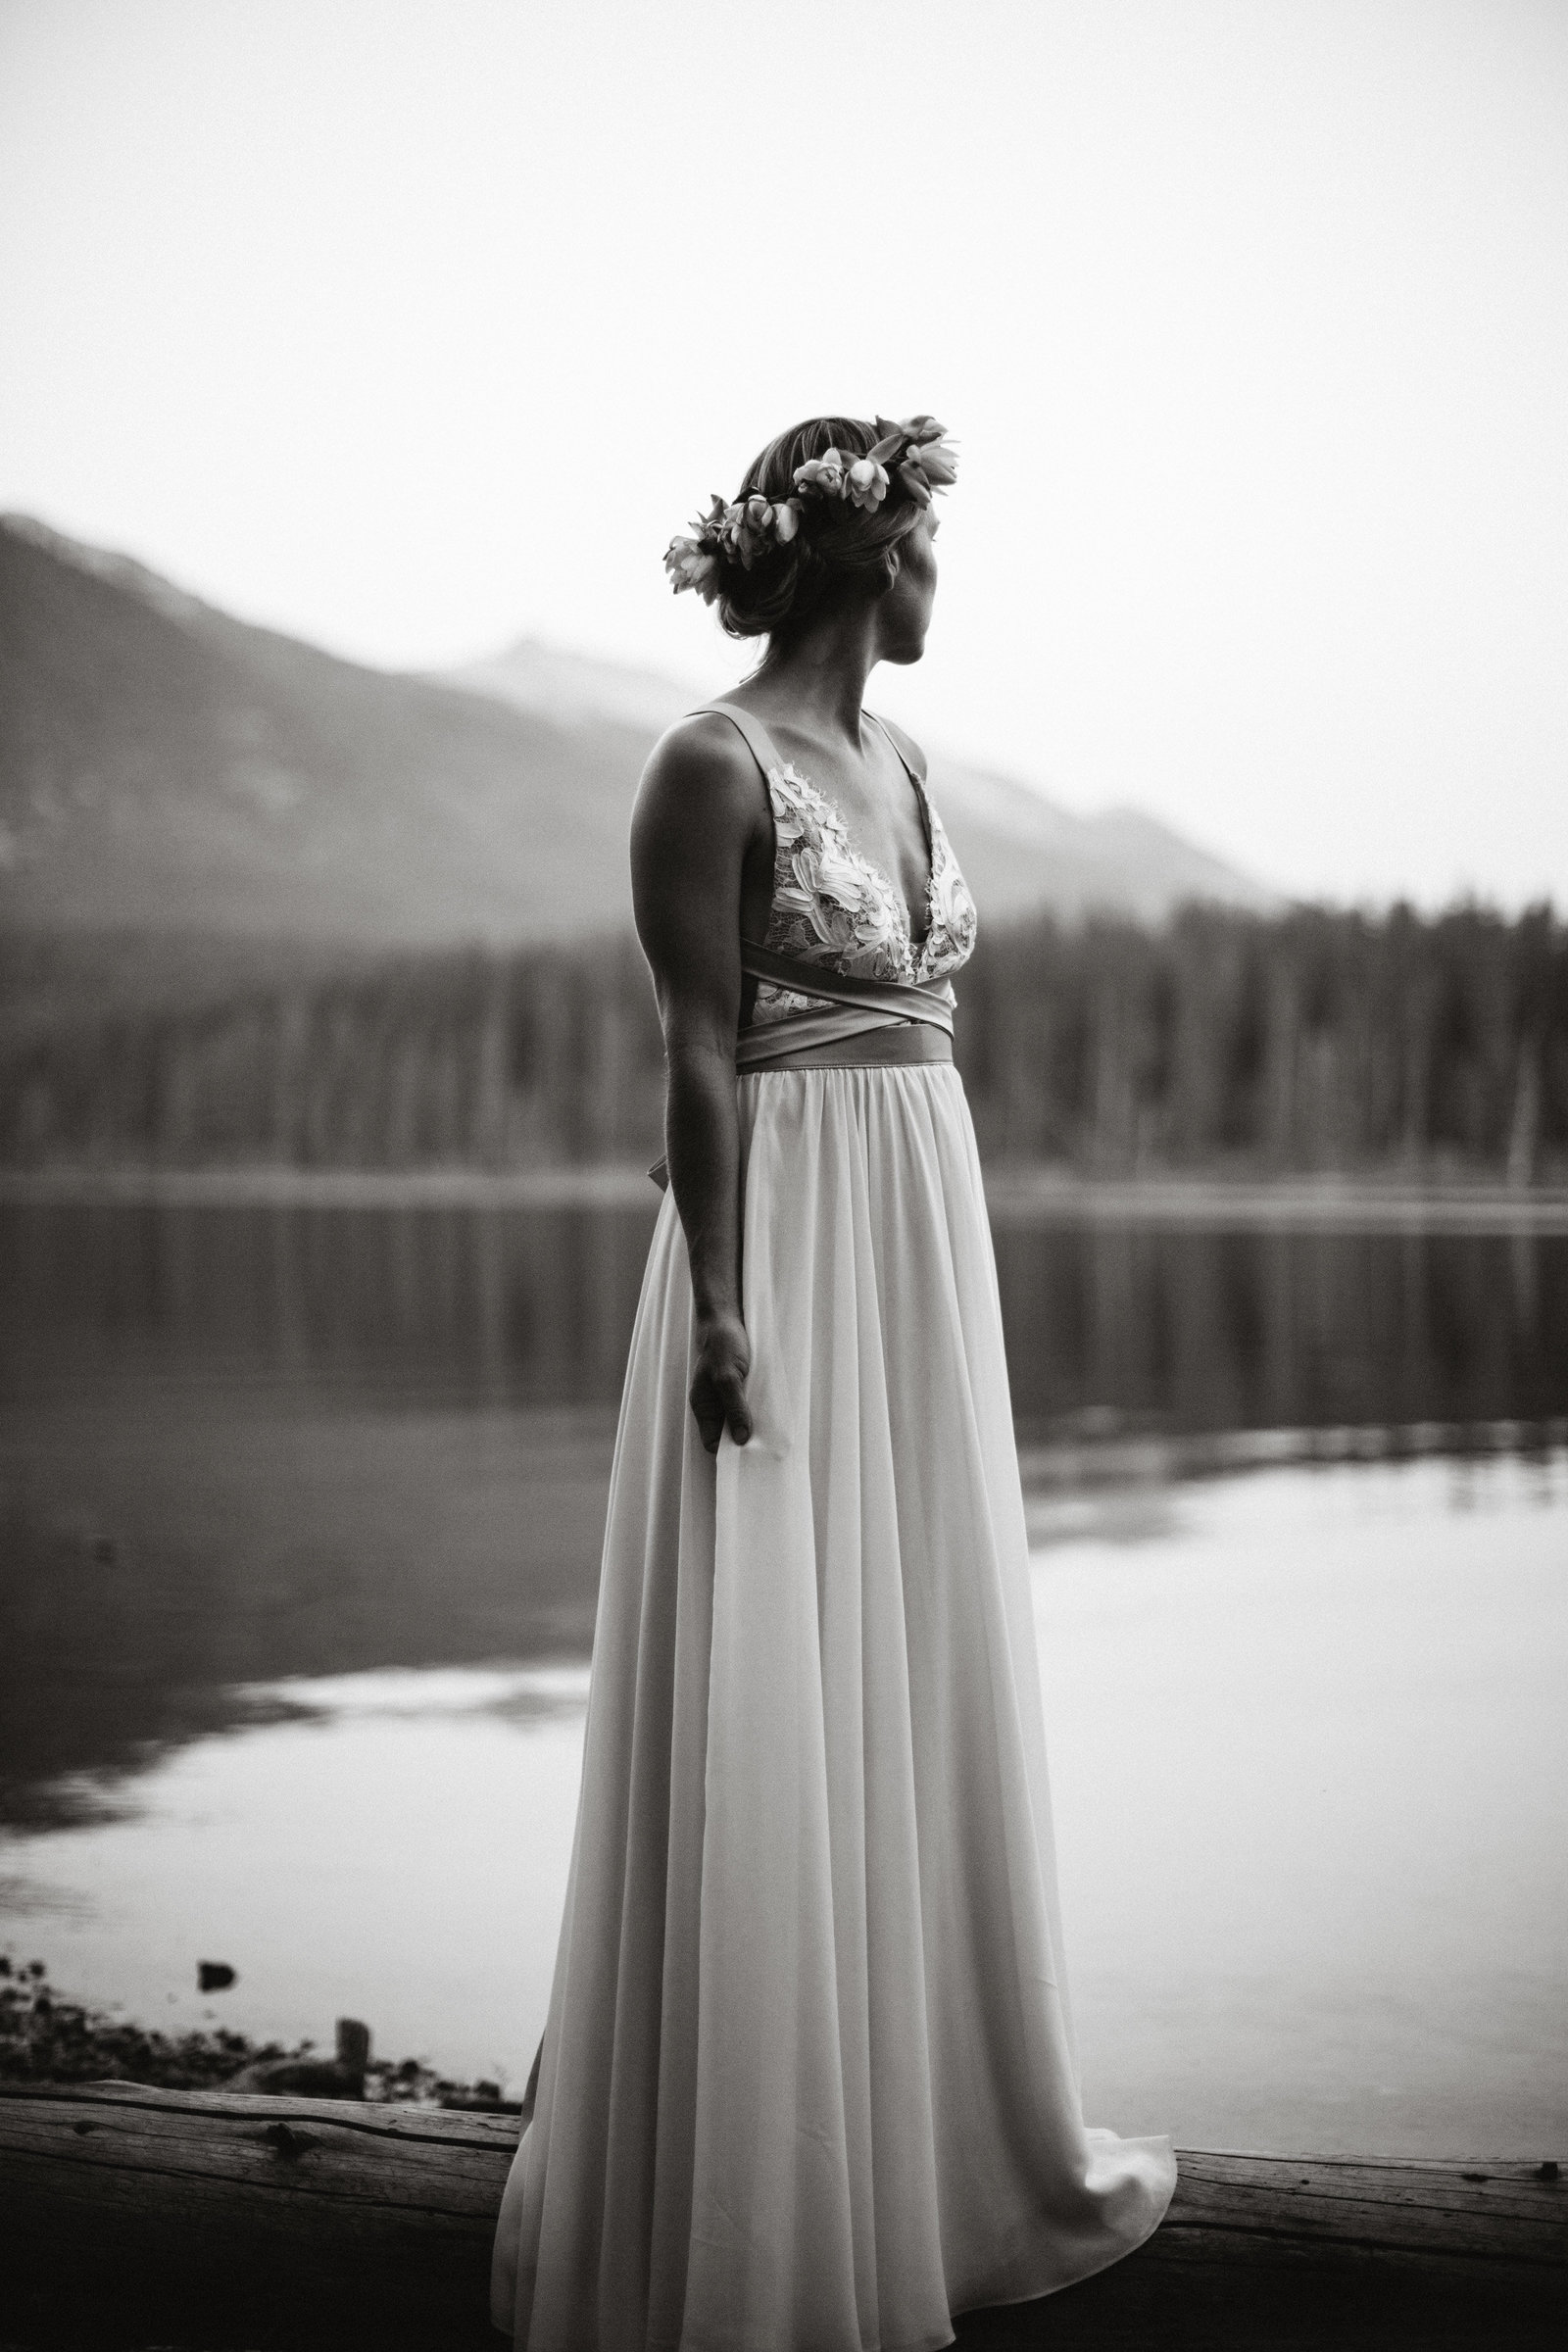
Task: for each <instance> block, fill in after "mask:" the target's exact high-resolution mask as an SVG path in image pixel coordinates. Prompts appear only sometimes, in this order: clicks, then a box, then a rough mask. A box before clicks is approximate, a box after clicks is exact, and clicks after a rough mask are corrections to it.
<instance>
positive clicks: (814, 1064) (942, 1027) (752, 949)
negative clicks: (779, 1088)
mask: <svg viewBox="0 0 1568 2352" xmlns="http://www.w3.org/2000/svg"><path fill="white" fill-rule="evenodd" d="M741 970H742V971H743V972H745V973H747V974H748V976H749V977H750V978H751V979H753V980H768V981H771V982H772V984H773V986H774V987H775V988H788V989H792V990H793V991H794V992H795V994H796V995H797V996H802V997H814V998H817V999H818V1000H820V999H823V998H825V999H826V1000H827V1001H828V1004H829V1005H830V1007H831V1009H830V1010H828V1011H826V1012H816V1011H813V1012H792V1013H787V1014H786V1015H785V1017H784V1018H783V1019H782V1020H779V1021H763V1022H761V1023H760V1024H759V1025H757V1026H756V1027H754V1028H751V1029H743V1030H742V1031H741V1033H740V1036H739V1037H738V1038H737V1039H736V1041H735V1069H736V1074H737V1075H738V1076H741V1077H745V1076H746V1075H747V1074H748V1073H749V1072H751V1071H753V1070H813V1069H842V1068H844V1067H845V1066H846V1064H853V1063H855V1062H857V1061H871V1062H880V1063H887V1062H899V1061H951V1060H952V1059H953V990H952V988H951V987H950V986H949V984H948V982H947V981H945V980H944V981H940V982H937V983H935V984H934V985H933V986H931V987H929V988H913V987H908V986H907V985H906V984H905V983H904V982H903V981H901V980H864V979H860V978H859V977H858V976H857V975H856V974H855V973H853V972H834V971H824V970H823V968H822V967H821V965H820V964H815V963H806V962H804V961H802V960H801V958H800V957H798V956H776V955H775V954H774V953H773V951H772V949H771V948H762V947H759V946H757V945H756V943H755V942H754V941H752V940H749V939H743V940H742V941H741Z"/></svg>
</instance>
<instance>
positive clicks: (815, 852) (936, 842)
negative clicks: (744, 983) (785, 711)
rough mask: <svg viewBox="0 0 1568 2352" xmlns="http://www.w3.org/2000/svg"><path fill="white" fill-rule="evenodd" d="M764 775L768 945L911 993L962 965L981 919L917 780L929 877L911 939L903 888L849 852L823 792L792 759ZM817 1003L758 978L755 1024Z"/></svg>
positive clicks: (845, 830)
mask: <svg viewBox="0 0 1568 2352" xmlns="http://www.w3.org/2000/svg"><path fill="white" fill-rule="evenodd" d="M890 740H891V739H890ZM895 748H897V747H895ZM764 772H765V774H766V777H767V790H768V797H769V799H770V800H771V802H772V804H773V829H774V853H773V903H772V906H771V907H770V908H769V911H768V919H767V932H766V936H765V938H764V939H763V942H762V945H763V946H764V947H766V948H770V949H772V950H773V952H774V953H775V954H776V955H780V956H794V957H796V958H797V959H798V960H799V961H801V962H803V963H819V964H821V965H822V966H823V967H824V969H826V970H828V971H835V972H854V973H857V974H858V975H860V976H861V977H863V978H865V979H870V980H900V981H903V982H904V983H905V984H906V985H907V986H916V987H917V986H919V985H921V984H922V983H924V982H927V981H932V980H940V979H944V978H946V977H947V976H948V975H949V974H950V973H953V972H956V970H957V969H958V967H959V965H960V964H962V963H965V962H967V960H968V958H969V956H970V955H971V953H972V952H973V949H974V940H975V931H976V928H977V921H978V918H977V916H976V914H975V909H974V901H973V900H972V899H971V898H970V896H969V892H968V889H967V887H966V885H965V883H964V879H963V876H962V874H961V873H960V872H959V870H958V861H957V859H956V858H955V856H954V855H953V848H952V844H951V843H950V842H949V840H948V837H947V834H946V832H945V831H944V829H943V824H942V819H941V817H940V816H938V814H937V812H936V809H934V808H933V807H932V805H931V801H930V798H929V796H928V795H927V793H926V790H925V787H924V785H923V784H922V783H921V782H920V781H919V779H918V777H914V778H913V781H914V785H915V789H916V791H917V792H918V793H919V795H920V802H921V806H922V808H923V809H924V812H925V819H926V835H927V839H928V841H929V843H930V849H931V875H930V880H929V882H928V884H927V886H926V899H925V915H926V929H925V934H924V936H923V937H922V938H921V939H920V940H918V941H916V940H914V939H912V938H911V937H910V933H909V919H908V912H907V908H906V907H905V903H904V893H903V891H902V890H901V889H900V888H899V886H898V884H897V882H896V881H895V880H894V879H893V877H892V876H891V875H890V874H887V873H884V871H883V870H882V868H881V867H880V866H879V865H873V864H872V862H871V860H870V858H866V857H864V856H862V854H861V853H860V851H858V849H857V848H856V847H855V845H854V843H853V842H852V841H851V840H850V837H849V831H848V828H847V827H846V825H845V822H844V818H843V816H842V814H841V813H840V811H839V809H837V808H836V807H835V806H834V804H833V802H831V801H830V800H829V799H828V798H827V796H826V794H825V793H821V792H818V790H817V788H816V786H815V785H814V784H812V783H811V782H810V780H809V778H808V777H806V776H803V775H802V774H801V773H800V771H799V769H798V768H796V767H795V766H794V765H792V764H791V763H790V762H789V761H788V760H786V761H784V762H783V763H782V764H780V765H778V766H771V765H770V766H768V767H767V768H766V769H765V771H764ZM910 773H911V776H912V773H913V771H912V770H911V771H910ZM823 1002H824V1000H820V999H817V998H814V997H807V996H802V995H800V994H799V993H797V992H796V991H795V990H793V989H787V988H780V987H777V986H776V985H775V984H774V983H773V982H772V981H769V980H760V981H759V982H758V984H757V1002H756V1005H755V1008H754V1010H753V1013H752V1022H753V1026H754V1027H756V1026H760V1025H761V1024H762V1023H764V1022H767V1021H780V1020H783V1019H785V1018H786V1017H787V1016H788V1015H789V1014H791V1013H797V1012H804V1011H808V1010H816V1009H818V1008H819V1006H820V1005H821V1004H822V1003H823Z"/></svg>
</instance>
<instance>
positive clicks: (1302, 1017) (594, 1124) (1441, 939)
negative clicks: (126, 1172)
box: [0, 907, 1568, 1184]
mask: <svg viewBox="0 0 1568 2352" xmlns="http://www.w3.org/2000/svg"><path fill="white" fill-rule="evenodd" d="M154 965H155V966H156V958H154ZM0 979H3V980H4V983H5V989H4V1001H5V1009H4V1012H3V1013H0V1159H3V1160H4V1162H5V1164H7V1165H10V1166H13V1167H40V1166H43V1167H47V1166H60V1165H75V1166H79V1165H96V1166H105V1165H135V1166H149V1165H151V1166H173V1167H190V1166H213V1165H236V1164H246V1165H255V1164H258V1163H271V1164H280V1165H292V1166H302V1167H315V1168H335V1167H354V1168H400V1167H417V1166H429V1165H456V1166H468V1167H477V1168H494V1169H506V1168H526V1167H543V1166H563V1165H565V1166H570V1165H580V1164H587V1163H593V1162H604V1161H626V1160H634V1159H647V1158H649V1157H652V1156H653V1154H654V1153H655V1152H657V1150H658V1148H659V1140H660V1125H661V1106H662V1047H661V1039H660V1031H659V1022H658V1017H657V1014H656V1010H655V1006H654V1000H653V995H652V991H651V988H650V985H649V978H648V972H647V968H646V966H645V964H644V962H643V959H642V956H641V955H640V953H639V951H638V948H637V945H636V943H635V941H634V940H632V939H631V938H629V937H626V936H619V935H613V936H606V937H601V938H596V939H593V940H588V941H582V942H579V943H576V944H572V945H567V946H560V945H554V946H548V947H545V946H537V947H526V948H519V949H517V950H515V951H513V952H511V953H497V952H486V951H481V950H477V949H474V950H462V951H448V952H426V953H405V954H399V955H388V956H381V957H364V956H362V957H360V958H358V959H355V960H353V961H352V962H350V961H343V960H338V961H334V960H333V959H332V958H330V957H321V956H317V957H316V958H315V959H314V960H299V961H295V960H293V959H291V958H290V956H288V954H287V953H286V952H285V951H284V950H282V949H278V950H275V951H274V952H272V953H271V954H270V956H258V957H255V958H253V959H252V960H251V961H250V963H248V964H241V963H236V962H235V961H234V960H233V958H232V957H229V958H228V959H227V960H226V961H225V958H224V956H221V955H216V954H215V955H213V956H209V957H207V958H206V959H205V960H204V958H203V956H201V955H200V954H199V953H196V954H191V953H187V954H186V955H185V956H184V957H183V959H182V960H181V961H180V962H179V966H178V971H177V976H176V977H174V978H171V977H170V975H169V974H168V973H166V974H165V975H164V977H163V979H162V981H161V983H160V984H158V985H151V984H148V982H147V979H146V972H145V970H144V971H143V972H142V978H141V984H139V985H137V986H126V987H113V988H111V987H105V986H98V987H94V986H92V985H89V984H87V982H86V981H85V980H84V978H83V974H82V970H81V968H80V957H79V955H78V956H77V960H76V962H75V963H73V961H72V958H71V956H63V953H62V951H61V950H60V948H59V946H58V944H55V945H53V946H51V947H48V948H45V947H44V946H42V945H40V944H38V943H33V944H32V945H31V946H29V945H28V944H27V943H25V942H17V941H15V940H14V941H13V942H11V943H10V945H9V946H8V947H7V949H6V950H5V961H4V968H3V971H0ZM958 996H959V1018H958V1042H957V1053H958V1060H959V1063H960V1066H961V1068H962V1071H963V1077H964V1083H965V1087H966V1090H967V1093H968V1097H969V1102H970V1105H971V1108H972V1111H973V1115H974V1121H975V1127H976V1131H977V1134H978V1137H979V1141H980V1148H981V1151H982V1152H983V1153H984V1155H985V1156H986V1157H987V1158H988V1160H991V1161H993V1162H998V1161H1005V1162H1009V1163H1042V1162H1054V1163H1058V1164H1060V1165H1063V1166H1066V1167H1069V1168H1072V1169H1075V1170H1079V1171H1082V1172H1085V1173H1097V1172H1103V1173H1106V1174H1111V1173H1115V1174H1128V1173H1141V1172H1152V1171H1165V1170H1188V1169H1192V1170H1211V1171H1213V1170H1234V1171H1236V1172H1238V1173H1241V1172H1246V1173H1250V1174H1254V1175H1261V1174H1268V1173H1272V1172H1279V1173H1286V1172H1303V1171H1321V1170H1344V1171H1347V1172H1352V1173H1353V1172H1370V1171H1380V1170H1399V1171H1402V1172H1405V1173H1410V1174H1421V1175H1424V1176H1432V1177H1488V1178H1491V1179H1494V1180H1495V1179H1502V1178H1505V1179H1506V1180H1508V1181H1509V1182H1512V1183H1516V1184H1524V1183H1530V1182H1539V1181H1550V1180H1557V1181H1561V1180H1563V1179H1564V1177H1565V1176H1568V926H1565V925H1564V923H1563V922H1562V921H1560V920H1559V919H1558V918H1557V917H1556V916H1555V915H1554V914H1553V913H1552V912H1551V910H1550V909H1549V908H1546V907H1541V908H1536V909H1533V910H1530V911H1528V912H1526V913H1524V914H1522V915H1519V916H1517V917H1513V918H1506V917H1503V916H1501V915H1498V914H1495V913H1492V912H1488V911H1486V910H1484V909H1481V908H1474V907H1461V908H1457V909H1454V910H1452V911H1449V912H1446V913H1444V914H1441V915H1435V916H1423V915H1421V914H1418V913H1415V912H1413V911H1412V910H1410V909H1409V908H1407V907H1395V908H1393V909H1392V910H1390V911H1389V912H1387V913H1384V914H1379V915H1373V914H1367V913H1362V912H1353V911H1337V910H1330V909H1325V908H1314V907H1298V908H1294V909H1290V910H1287V911H1285V912H1283V913H1280V914H1278V915H1276V916H1256V915H1250V914H1244V913H1238V912H1235V911H1231V910H1227V909H1222V908H1218V907H1188V908H1186V909H1184V910H1183V911H1182V912H1180V913H1178V914H1177V915H1176V916H1174V917H1173V918H1172V919H1171V921H1170V922H1169V923H1167V924H1166V925H1164V926H1162V927H1160V928H1158V929H1144V928H1141V927H1139V926H1137V925H1136V924H1133V923H1130V922H1125V921H1118V920H1110V919H1103V920H1096V921H1089V922H1087V923H1082V924H1075V925H1066V924H1063V923H1061V922H1058V921H1056V920H1054V919H1050V918H1041V919H1038V920H1034V921H1031V922H1026V923H1021V924H1015V925H1013V926H1011V927H994V928H992V929H991V930H989V931H988V932H986V933H984V934H983V935H982V939H981V942H980V945H979V948H978V950H977V952H976V954H975V956H974V959H973V961H972V962H971V963H970V965H969V966H968V968H967V969H966V971H965V972H964V973H963V974H962V975H961V976H960V982H959V988H958Z"/></svg>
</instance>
